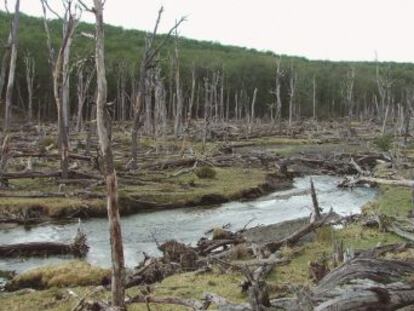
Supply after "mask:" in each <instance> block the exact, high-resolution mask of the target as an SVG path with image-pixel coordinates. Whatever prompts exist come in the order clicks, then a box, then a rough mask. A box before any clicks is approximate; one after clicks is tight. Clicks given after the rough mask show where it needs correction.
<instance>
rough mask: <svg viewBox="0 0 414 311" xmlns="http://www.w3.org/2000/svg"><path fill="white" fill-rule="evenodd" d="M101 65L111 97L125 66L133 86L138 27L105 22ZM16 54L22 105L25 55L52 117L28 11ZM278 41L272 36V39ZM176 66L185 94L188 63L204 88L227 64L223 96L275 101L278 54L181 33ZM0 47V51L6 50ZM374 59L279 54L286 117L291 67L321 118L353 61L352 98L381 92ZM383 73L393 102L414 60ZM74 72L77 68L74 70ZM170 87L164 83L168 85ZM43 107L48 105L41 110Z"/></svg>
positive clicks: (1, 22) (412, 75)
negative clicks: (103, 64)
mask: <svg viewBox="0 0 414 311" xmlns="http://www.w3.org/2000/svg"><path fill="white" fill-rule="evenodd" d="M50 27H51V30H52V35H53V41H54V43H55V46H56V49H57V47H58V43H59V40H60V38H61V29H62V24H61V22H60V21H58V20H53V21H51V22H50ZM9 30H10V16H8V15H7V14H6V13H4V12H0V40H1V41H0V42H2V43H4V42H5V41H6V40H7V37H8V33H9ZM105 30H106V41H105V44H106V46H105V49H106V64H107V68H108V69H107V76H108V83H109V99H114V98H115V97H116V94H117V92H116V88H117V80H118V77H119V74H120V72H121V68H126V70H127V71H128V76H129V81H128V83H127V85H128V88H131V79H132V77H134V76H135V77H136V75H137V74H138V64H139V61H140V57H141V55H142V53H143V49H144V41H145V35H146V33H145V32H143V31H138V30H127V29H123V28H122V27H115V26H110V25H106V28H105ZM82 32H87V33H93V32H94V25H91V24H87V23H81V24H80V26H79V27H78V30H77V34H76V35H75V39H74V43H73V48H72V54H71V55H72V62H73V63H75V62H76V60H77V59H83V58H85V57H88V56H92V55H93V52H94V42H93V41H92V40H90V39H88V38H86V37H84V36H82V35H81V33H82ZM18 36H19V57H18V67H17V68H18V72H17V92H16V93H17V94H18V96H17V95H16V97H19V101H20V107H21V108H22V107H23V106H24V102H25V97H26V96H27V95H26V91H25V71H24V70H25V68H24V64H23V56H24V55H27V54H28V53H29V54H30V55H31V56H33V57H34V59H35V62H36V80H35V85H36V90H35V99H34V102H35V109H36V107H37V106H38V105H39V106H42V107H48V110H49V111H43V112H42V115H43V116H49V117H50V116H53V111H50V110H53V109H54V107H53V104H52V105H50V104H49V105H46V104H45V103H49V102H51V101H52V94H51V87H50V85H51V77H50V67H49V65H48V61H47V60H48V51H47V48H46V35H45V33H44V28H43V21H42V19H41V18H36V17H30V16H27V15H24V14H22V16H21V26H20V30H19V34H18ZM274 40H277V38H274ZM172 47H173V41H172V40H171V42H169V43H168V44H167V45H166V46H165V48H164V49H163V51H162V55H161V61H162V68H163V77H164V81H165V83H166V84H167V85H168V83H169V75H170V73H169V72H170V55H171V53H172V51H173V50H172ZM179 47H180V66H181V67H180V69H181V77H182V80H183V81H182V84H183V91H184V94H186V96H188V94H189V89H190V85H191V69H192V67H193V66H195V68H196V75H197V79H198V82H199V84H200V85H201V86H202V81H203V78H204V77H207V76H210V75H211V74H212V72H214V71H217V70H220V71H222V70H224V72H225V85H226V94H227V93H228V94H229V98H230V102H231V105H233V99H234V93H235V92H239V91H240V90H241V89H243V90H245V92H246V93H247V94H248V95H249V96H252V93H253V90H254V89H255V88H258V97H257V104H256V107H257V115H258V116H261V115H266V114H268V113H267V111H268V106H269V105H270V104H271V103H273V102H274V101H275V96H274V95H273V94H272V93H271V91H272V90H273V89H274V84H275V72H276V60H277V58H278V57H279V56H278V55H276V54H274V53H272V52H261V51H257V50H254V49H247V48H242V47H235V46H227V45H221V44H219V43H214V42H207V41H197V40H192V39H186V38H180V40H179ZM3 53H4V50H1V51H0V54H3ZM376 66H377V64H376V63H375V62H331V61H310V60H307V59H306V58H302V57H290V56H285V55H284V56H282V68H283V72H284V76H283V79H282V89H281V90H282V102H283V112H284V114H285V115H286V112H287V111H286V110H287V109H286V105H287V102H288V85H289V76H290V74H291V71H292V68H293V70H294V71H295V72H296V73H297V77H298V81H297V91H296V94H297V95H296V97H295V102H296V103H297V104H298V105H299V106H300V111H301V115H308V116H310V115H311V113H312V79H313V77H315V79H316V81H317V103H318V115H319V116H320V117H328V116H334V115H335V116H343V115H345V114H346V108H345V107H344V105H345V104H344V98H345V96H344V87H345V81H346V77H347V72H348V71H349V70H350V68H351V67H354V68H355V87H354V98H353V102H354V103H355V106H356V107H362V105H364V104H366V103H372V102H373V98H374V96H378V89H377V85H376ZM379 66H380V69H381V72H382V73H386V74H387V75H389V76H390V77H391V78H392V81H393V84H392V94H393V99H394V102H395V103H398V102H401V103H403V102H404V101H405V99H404V98H405V97H404V96H405V95H404V94H405V93H406V92H407V90H411V88H412V86H413V82H414V65H413V64H409V63H391V62H390V63H380V64H379ZM73 75H74V73H73ZM72 81H73V82H72V88H73V89H75V87H76V80H75V79H72ZM167 90H168V87H167ZM75 107H76V96H75V92H72V112H74V111H75V109H76V108H75ZM43 110H46V109H45V108H43Z"/></svg>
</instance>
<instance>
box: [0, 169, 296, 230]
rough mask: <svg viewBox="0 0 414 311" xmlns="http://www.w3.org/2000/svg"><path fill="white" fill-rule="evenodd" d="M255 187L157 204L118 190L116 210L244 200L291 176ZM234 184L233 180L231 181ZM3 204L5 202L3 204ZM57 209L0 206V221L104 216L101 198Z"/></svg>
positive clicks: (271, 177) (285, 185)
mask: <svg viewBox="0 0 414 311" xmlns="http://www.w3.org/2000/svg"><path fill="white" fill-rule="evenodd" d="M263 179H264V180H262V181H261V182H260V183H259V184H258V185H257V186H253V187H248V188H242V187H241V189H239V190H237V191H235V192H231V191H230V192H229V193H223V192H222V193H220V192H216V191H215V190H212V191H211V192H210V193H209V192H208V190H207V191H206V192H207V193H206V194H200V195H195V196H192V197H189V198H184V199H181V198H177V199H175V198H171V200H170V202H165V203H160V202H155V201H149V200H146V198H145V196H143V195H141V194H139V195H138V194H137V195H135V194H133V193H132V194H131V193H127V192H123V191H121V192H120V197H119V201H120V213H121V215H122V216H129V215H133V214H136V213H140V212H148V211H160V210H167V209H178V208H193V207H208V206H214V205H218V204H223V203H227V202H231V201H248V200H254V199H256V198H259V197H261V196H264V195H266V194H268V193H271V192H273V191H281V190H285V189H289V188H291V187H292V185H293V178H292V177H291V176H287V175H283V174H280V173H272V174H266V175H265V176H264V178H263ZM232 182H233V183H236V184H237V180H233V181H232ZM3 204H5V203H3ZM59 205H60V206H59V208H54V207H50V206H49V205H48V204H47V202H45V203H43V204H33V203H32V204H31V203H30V202H28V204H27V205H26V206H19V207H9V208H8V207H7V206H3V207H2V208H1V209H0V223H3V224H4V223H17V224H24V225H32V224H37V223H39V222H44V221H48V220H51V221H54V220H57V219H71V218H81V219H87V218H92V217H93V218H95V217H96V218H101V217H107V211H106V204H105V200H103V199H101V200H96V199H94V200H82V201H81V202H80V203H79V204H78V203H77V204H73V202H71V201H70V200H68V201H67V203H65V200H64V199H63V200H61V202H60V203H59Z"/></svg>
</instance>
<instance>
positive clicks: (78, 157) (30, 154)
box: [12, 152, 93, 162]
mask: <svg viewBox="0 0 414 311" xmlns="http://www.w3.org/2000/svg"><path fill="white" fill-rule="evenodd" d="M12 157H13V158H46V159H60V154H58V153H56V154H53V153H52V154H47V153H38V152H16V153H14V154H13V156H12ZM69 159H71V160H79V161H86V162H91V161H92V160H93V158H92V157H90V156H85V155H81V154H70V155H69Z"/></svg>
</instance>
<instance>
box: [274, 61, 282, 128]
mask: <svg viewBox="0 0 414 311" xmlns="http://www.w3.org/2000/svg"><path fill="white" fill-rule="evenodd" d="M281 62H282V58H279V59H278V60H277V69H276V89H275V93H276V112H275V120H276V121H278V122H281V120H282V99H281V96H280V83H281V81H280V80H281V77H282V71H281V69H280V65H281Z"/></svg>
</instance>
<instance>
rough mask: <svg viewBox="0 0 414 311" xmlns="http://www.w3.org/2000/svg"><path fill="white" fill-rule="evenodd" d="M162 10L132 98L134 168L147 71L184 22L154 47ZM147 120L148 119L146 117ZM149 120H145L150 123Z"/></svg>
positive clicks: (148, 43)
mask: <svg viewBox="0 0 414 311" xmlns="http://www.w3.org/2000/svg"><path fill="white" fill-rule="evenodd" d="M163 10H164V8H163V7H161V8H160V10H159V12H158V17H157V21H156V23H155V27H154V30H153V32H152V33H151V34H149V35H148V37H147V40H146V45H145V51H144V55H143V58H142V61H141V64H140V69H139V78H138V85H137V87H136V89H137V90H136V95H135V96H134V98H133V124H132V131H131V140H132V141H131V156H132V159H131V162H130V167H131V168H136V167H137V161H138V132H139V130H140V128H141V127H142V125H143V121H142V112H143V110H144V99H145V95H146V94H147V92H148V90H146V87H145V81H146V80H147V79H148V74H149V70H151V69H152V68H154V66H155V65H156V63H155V59H156V57H157V55H158V54H159V52H160V50H161V48H162V47H163V46H164V44H165V43H166V42H167V40H168V39H169V38H170V36H171V34H172V33H173V32H174V31H175V30H176V29H177V28H178V27H179V26H180V24H181V23H182V22H184V21H185V18H181V19H180V20H179V21H178V22H176V23H175V25H174V26H173V27H172V28H171V29H170V31H169V32H168V33H167V35H166V36H165V37H164V39H163V40H162V41H161V42H160V43H159V44H158V45H155V38H156V35H157V31H158V26H159V23H160V21H161V15H162V12H163ZM147 118H148V117H147ZM150 121H151V120H147V122H150Z"/></svg>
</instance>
